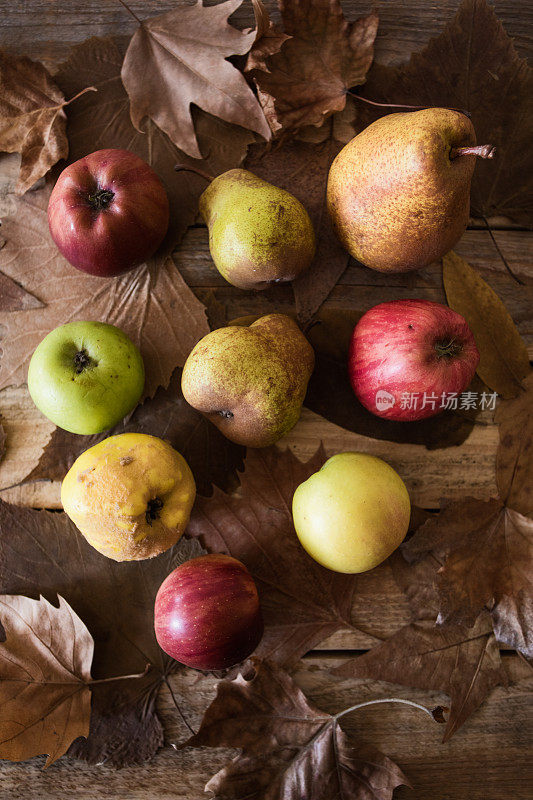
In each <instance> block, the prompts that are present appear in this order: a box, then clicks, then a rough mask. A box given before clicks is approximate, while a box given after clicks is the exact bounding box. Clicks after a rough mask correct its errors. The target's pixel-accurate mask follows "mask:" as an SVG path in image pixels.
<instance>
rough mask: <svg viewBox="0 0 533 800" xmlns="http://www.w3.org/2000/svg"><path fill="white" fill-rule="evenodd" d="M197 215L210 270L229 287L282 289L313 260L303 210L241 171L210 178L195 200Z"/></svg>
mask: <svg viewBox="0 0 533 800" xmlns="http://www.w3.org/2000/svg"><path fill="white" fill-rule="evenodd" d="M200 213H201V214H202V216H203V218H204V220H205V222H206V224H207V227H208V229H209V249H210V251H211V256H212V258H213V261H214V262H215V266H216V268H217V269H218V271H219V272H220V273H221V275H223V276H224V278H225V279H226V280H227V281H228V282H229V283H231V284H233V286H238V287H239V288H241V289H266V288H268V287H269V286H271V285H272V284H276V283H286V282H287V281H292V280H294V279H295V278H297V277H298V275H300V274H301V273H302V272H304V270H306V269H307V268H308V267H309V265H310V264H311V261H312V260H313V256H314V254H315V232H314V230H313V225H312V222H311V220H310V219H309V214H308V213H307V211H306V210H305V208H304V207H303V205H302V204H301V203H300V201H299V200H297V199H296V197H293V195H292V194H289V192H286V191H285V190H284V189H280V188H278V187H277V186H273V185H272V184H271V183H267V181H264V180H262V179H261V178H258V177H257V176H256V175H254V174H253V173H251V172H248V170H246V169H231V170H229V171H228V172H225V173H224V174H223V175H219V176H218V177H217V178H215V179H214V180H213V181H212V182H211V183H210V185H209V186H208V187H207V189H206V190H205V191H204V193H203V194H202V196H201V197H200Z"/></svg>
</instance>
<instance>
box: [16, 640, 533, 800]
mask: <svg viewBox="0 0 533 800" xmlns="http://www.w3.org/2000/svg"><path fill="white" fill-rule="evenodd" d="M341 661H342V659H339V658H335V657H334V658H332V657H327V656H321V657H308V658H305V659H304V660H303V661H302V662H301V663H300V666H299V667H298V669H297V670H296V673H295V678H296V680H297V682H298V683H299V685H300V686H301V687H302V688H303V689H304V691H305V692H306V693H307V695H308V697H309V699H310V700H311V701H312V702H313V703H315V704H316V705H317V706H318V707H319V708H322V709H323V710H324V711H328V712H330V713H335V712H338V711H341V710H343V709H345V708H347V707H349V706H351V705H353V704H355V703H357V702H361V701H364V700H369V699H374V698H378V697H390V696H391V695H396V696H399V697H402V698H405V699H408V700H414V701H416V702H421V703H424V704H426V705H427V706H429V707H431V706H434V705H437V704H443V703H444V704H445V703H446V701H447V698H446V695H444V694H440V693H437V692H422V691H418V690H410V689H406V688H405V687H401V688H400V687H391V686H389V685H387V684H384V683H379V682H376V681H355V680H351V681H340V680H339V679H338V678H335V677H333V676H332V675H331V674H330V672H329V669H330V668H332V667H334V666H336V665H338V664H339V663H341ZM504 662H505V665H506V668H507V669H508V671H509V672H510V673H511V674H512V675H513V677H514V679H515V680H519V681H520V682H519V683H518V684H516V685H514V686H511V687H510V688H508V689H505V688H498V689H496V690H495V691H494V692H493V693H492V694H491V695H490V697H489V698H488V699H487V701H486V702H485V703H484V704H483V706H482V707H481V708H480V709H479V710H478V711H477V712H476V713H475V714H474V715H473V716H472V717H471V718H470V719H469V720H468V722H467V723H466V724H465V725H464V726H463V728H462V729H461V730H460V731H459V732H458V733H457V734H456V735H455V736H454V737H453V738H452V739H451V741H450V742H448V743H447V744H446V745H443V744H442V743H441V738H442V728H441V727H440V726H438V725H434V724H433V723H432V722H431V721H430V720H429V719H428V718H427V717H426V716H425V715H423V714H421V713H420V712H418V711H416V710H414V709H411V708H407V707H405V706H401V705H394V706H393V705H382V706H374V707H370V708H367V709H364V710H360V711H359V712H356V713H355V714H353V715H350V716H348V717H346V718H345V720H344V721H343V726H345V727H346V730H347V731H349V732H351V733H352V734H353V735H354V737H360V738H361V739H363V740H365V741H367V742H370V743H372V744H374V745H375V746H377V747H380V748H381V749H382V750H383V751H384V752H386V753H387V754H388V755H389V756H391V757H392V758H394V759H395V760H396V761H397V762H398V763H399V764H400V766H401V767H402V769H403V770H404V771H405V772H406V774H407V776H408V777H409V779H410V780H411V782H412V784H413V787H414V788H413V790H412V791H411V790H408V789H404V788H402V789H400V790H398V791H397V792H396V793H395V798H398V800H400V799H401V798H405V800H428V798H432V797H433V798H438V799H439V800H441V798H442V800H465V798H466V797H468V798H469V800H502V799H503V798H511V797H512V798H513V800H526V799H527V800H529V797H530V794H529V789H530V783H529V784H528V780H530V777H533V776H530V774H529V776H528V765H527V761H526V756H527V748H528V743H529V738H528V729H527V709H526V700H527V694H526V692H527V690H528V688H529V686H530V684H531V680H530V679H529V678H528V677H527V676H528V674H529V668H527V670H526V668H524V666H523V665H522V664H521V663H520V662H519V659H518V657H516V656H511V657H507V658H505V659H504ZM171 682H172V688H173V691H174V693H175V694H176V696H177V697H179V698H180V703H181V706H182V710H183V712H184V713H185V716H186V718H187V720H188V721H189V723H190V724H191V725H192V727H193V728H196V727H197V726H198V724H199V721H200V718H201V714H202V712H203V710H204V709H205V707H206V706H207V704H208V703H209V702H210V700H211V699H212V697H213V696H214V686H215V684H216V681H215V680H214V679H213V678H212V677H207V676H203V675H201V674H199V673H195V672H194V671H192V670H186V671H184V672H183V673H179V674H178V675H175V676H173V677H172V678H171ZM158 708H159V712H160V714H161V716H162V719H163V722H164V726H165V733H166V738H167V742H168V744H167V746H165V747H164V748H163V749H162V750H161V751H160V752H159V753H158V754H157V756H156V757H155V758H154V759H153V760H152V761H151V762H150V763H148V764H144V765H141V766H136V767H129V768H126V769H123V770H120V771H117V770H114V769H111V768H109V767H106V766H105V765H102V766H95V767H88V766H86V765H84V764H82V763H81V762H78V761H70V760H68V759H65V758H63V759H61V760H60V761H59V762H57V763H56V764H54V765H53V766H52V767H51V768H49V769H48V770H46V771H42V766H43V763H44V759H43V758H34V759H32V760H31V761H29V762H26V763H24V764H11V763H7V762H6V763H3V764H2V765H1V766H0V798H1V799H2V800H8V798H9V800H44V798H51V799H52V798H53V800H67V799H68V800H71V798H72V797H73V796H75V797H76V798H77V800H94V799H95V797H100V796H105V797H110V798H114V800H126V799H127V800H171V798H172V800H180V799H182V800H200V798H201V797H205V795H204V794H203V787H204V784H205V782H206V781H207V780H208V779H209V777H211V775H213V774H214V772H216V771H217V770H218V769H220V768H221V767H222V766H223V764H224V763H225V762H226V761H227V760H229V758H230V757H232V756H233V754H234V751H228V750H209V749H202V750H196V751H193V750H183V751H178V752H176V750H174V749H173V748H172V747H170V746H169V745H170V744H171V743H178V742H182V741H184V740H185V738H186V735H187V732H186V730H185V728H184V725H183V723H181V722H180V720H179V717H178V714H177V713H176V711H175V708H174V707H173V704H172V700H171V698H170V695H169V693H168V691H167V690H162V691H161V693H160V696H159V700H158Z"/></svg>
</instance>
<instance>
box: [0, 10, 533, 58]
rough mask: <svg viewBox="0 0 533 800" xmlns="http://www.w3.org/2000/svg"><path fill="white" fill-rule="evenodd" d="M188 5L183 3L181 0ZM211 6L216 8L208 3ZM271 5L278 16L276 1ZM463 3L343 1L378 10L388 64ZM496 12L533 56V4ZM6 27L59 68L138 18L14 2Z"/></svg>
mask: <svg viewBox="0 0 533 800" xmlns="http://www.w3.org/2000/svg"><path fill="white" fill-rule="evenodd" d="M181 1H182V2H183V0H181ZM178 4H179V0H178V2H176V0H150V2H149V3H147V2H146V0H129V2H128V5H129V6H130V8H131V9H132V11H134V12H135V13H136V14H137V15H138V16H139V17H140V18H141V19H147V18H149V17H152V16H155V15H156V14H161V13H164V12H165V11H170V10H172V9H173V8H175V7H176V5H178ZM206 5H213V0H207V2H206ZM266 5H267V6H268V8H269V9H270V10H271V12H272V13H273V16H274V18H277V17H278V16H279V15H278V12H277V8H276V2H275V0H266ZM459 5H460V0H432V2H426V3H420V2H418V0H387V1H386V2H383V0H382V2H377V3H372V2H370V1H369V0H367V1H366V2H360V1H359V0H343V2H342V7H343V9H344V12H345V14H346V16H347V18H348V19H355V18H356V17H357V16H358V15H360V14H363V13H368V12H369V11H370V10H371V8H373V7H375V6H377V7H378V10H379V13H380V17H381V24H380V29H379V31H378V36H377V40H376V60H377V61H380V62H381V63H383V64H391V63H401V62H403V61H405V60H406V59H407V58H408V57H409V54H410V53H411V52H412V51H413V50H420V49H421V48H422V47H423V46H424V45H425V44H426V42H427V41H428V40H429V39H430V38H431V37H432V36H438V34H439V33H440V31H441V30H442V28H443V27H444V26H445V25H446V23H447V22H448V21H449V20H450V19H451V18H452V17H453V15H454V13H455V11H456V10H457V8H458V7H459ZM493 5H494V8H495V11H496V13H497V15H498V17H499V18H500V20H501V22H502V24H503V26H504V28H505V30H506V31H507V33H508V34H509V35H510V36H512V37H513V39H514V41H515V46H516V48H517V50H518V53H519V54H520V55H522V56H523V57H526V56H528V55H530V54H531V40H532V35H533V5H532V4H531V3H517V2H516V0H495V2H494V3H493ZM0 14H1V17H2V29H1V31H0V43H1V46H2V47H4V48H6V49H8V50H10V51H12V52H16V53H21V54H22V53H24V54H25V55H29V56H30V57H31V58H37V59H41V60H42V61H44V62H45V63H46V64H47V65H48V66H51V67H52V66H53V65H54V64H55V63H57V61H59V60H62V59H63V58H65V57H66V56H67V54H68V51H69V48H70V47H71V46H72V45H74V44H78V43H79V42H82V41H84V40H85V39H87V38H89V37H90V36H131V35H132V34H133V32H134V30H135V28H136V22H135V20H134V19H133V18H132V17H131V16H130V15H129V14H128V13H127V11H126V10H125V9H124V8H123V7H122V6H121V5H120V4H119V2H118V0H99V2H97V3H95V2H91V3H86V2H83V0H25V2H22V1H21V0H19V2H16V3H13V2H10V0H1V1H0ZM233 20H234V22H235V24H236V25H240V26H251V25H253V14H252V10H251V4H250V3H249V2H245V3H243V6H242V7H241V8H240V9H238V10H237V12H236V13H235V14H234V16H233Z"/></svg>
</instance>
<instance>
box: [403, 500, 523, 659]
mask: <svg viewBox="0 0 533 800" xmlns="http://www.w3.org/2000/svg"><path fill="white" fill-rule="evenodd" d="M402 552H403V554H404V556H405V557H406V558H407V560H408V561H410V562H413V561H418V560H420V559H421V558H424V557H426V556H427V555H431V556H433V558H435V559H436V560H437V561H438V562H439V563H441V564H442V567H441V568H440V569H439V572H438V574H437V586H438V590H439V616H438V619H437V621H438V622H439V623H446V624H451V625H466V626H472V625H474V624H475V623H476V620H477V619H478V617H479V615H480V614H481V613H482V611H483V609H484V608H485V607H487V608H488V609H489V611H490V613H491V616H492V620H493V626H494V632H495V634H496V637H497V639H498V640H499V641H501V642H504V643H505V644H506V645H508V646H509V647H514V648H516V649H517V650H520V651H521V652H523V653H524V655H526V656H533V520H531V519H527V518H526V517H524V516H522V514H519V513H518V511H514V510H512V509H511V508H507V507H506V506H504V505H503V504H502V502H501V501H500V500H498V499H495V500H488V501H484V500H476V499H475V498H472V497H469V498H466V499H465V500H459V501H456V502H453V503H448V504H445V505H444V506H443V507H442V510H441V512H440V514H439V515H438V516H437V517H435V518H434V519H431V520H428V521H427V522H426V523H424V525H422V527H421V528H419V530H418V531H417V533H416V534H415V535H414V536H413V537H412V539H410V540H409V541H408V542H406V544H404V545H403V547H402Z"/></svg>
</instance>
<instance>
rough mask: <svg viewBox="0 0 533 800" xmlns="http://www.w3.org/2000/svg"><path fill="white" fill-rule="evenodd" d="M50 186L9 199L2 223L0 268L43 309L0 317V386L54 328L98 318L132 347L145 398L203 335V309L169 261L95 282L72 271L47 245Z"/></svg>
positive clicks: (19, 371) (19, 377)
mask: <svg viewBox="0 0 533 800" xmlns="http://www.w3.org/2000/svg"><path fill="white" fill-rule="evenodd" d="M49 196H50V186H46V187H45V188H44V189H40V190H38V191H35V192H31V193H29V194H26V195H25V196H24V197H23V198H19V199H17V212H16V214H15V216H14V217H10V218H8V219H6V220H4V222H3V224H2V233H3V235H4V236H5V238H6V244H5V246H4V247H3V248H2V249H1V250H0V270H1V271H2V272H3V273H4V274H5V275H7V276H8V277H9V278H11V279H13V280H15V281H16V282H17V283H19V284H20V285H21V286H22V287H23V288H24V289H25V290H26V291H28V292H30V293H31V294H35V295H36V296H37V297H38V298H39V299H40V300H41V301H42V302H43V303H44V304H45V305H44V307H42V308H31V309H27V310H22V311H16V312H10V313H9V314H4V315H2V317H1V321H2V327H3V341H4V342H7V343H8V344H7V346H6V345H5V344H4V346H3V352H2V356H1V361H0V387H1V388H3V387H5V386H10V385H12V384H16V385H20V384H21V383H23V382H24V381H25V380H26V370H27V366H28V362H29V360H30V358H31V355H32V353H33V350H34V349H35V347H36V346H37V345H38V343H39V342H40V341H41V339H42V338H43V337H44V336H45V335H46V334H47V333H48V332H49V331H50V330H52V329H53V328H55V327H56V326H57V325H62V324H64V323H66V322H71V321H73V320H87V319H89V320H99V321H101V322H109V323H110V324H112V325H117V326H118V327H119V328H121V329H122V330H123V331H124V332H125V333H127V334H128V336H130V338H131V339H132V340H133V341H134V342H135V343H136V344H137V345H138V346H139V347H140V350H141V353H142V355H143V358H144V364H145V369H146V384H145V394H146V395H148V396H150V395H153V394H154V392H155V390H156V389H157V387H158V386H160V385H163V386H165V385H168V382H169V380H170V376H171V374H172V371H173V370H174V368H175V367H176V366H177V365H181V366H182V365H183V364H184V363H185V359H186V358H187V356H188V354H189V352H190V350H191V348H192V347H193V346H194V345H195V344H196V342H197V341H198V340H199V339H201V337H202V336H204V335H205V334H206V333H207V332H208V331H209V328H208V325H207V319H206V316H205V312H204V307H203V305H202V304H201V303H200V302H199V300H197V299H196V297H195V296H194V294H193V293H192V292H191V290H190V289H189V287H188V286H187V285H186V284H185V282H184V281H183V279H182V278H181V276H180V274H179V272H178V270H177V269H176V266H175V265H174V262H173V261H172V259H171V258H170V257H168V258H166V259H165V260H163V259H156V258H154V259H151V260H150V262H148V263H146V264H143V265H142V266H141V267H139V268H138V269H136V270H134V271H133V272H130V273H127V274H126V275H122V276H119V277H118V278H110V279H102V278H97V277H94V276H92V275H86V274H85V273H83V272H80V271H79V270H77V269H74V267H72V266H71V265H70V264H69V263H68V262H67V261H66V260H65V259H64V258H63V256H62V255H61V254H60V253H59V251H58V250H57V248H56V246H55V245H54V243H53V241H52V239H51V237H50V234H49V231H48V220H47V207H48V198H49Z"/></svg>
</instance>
